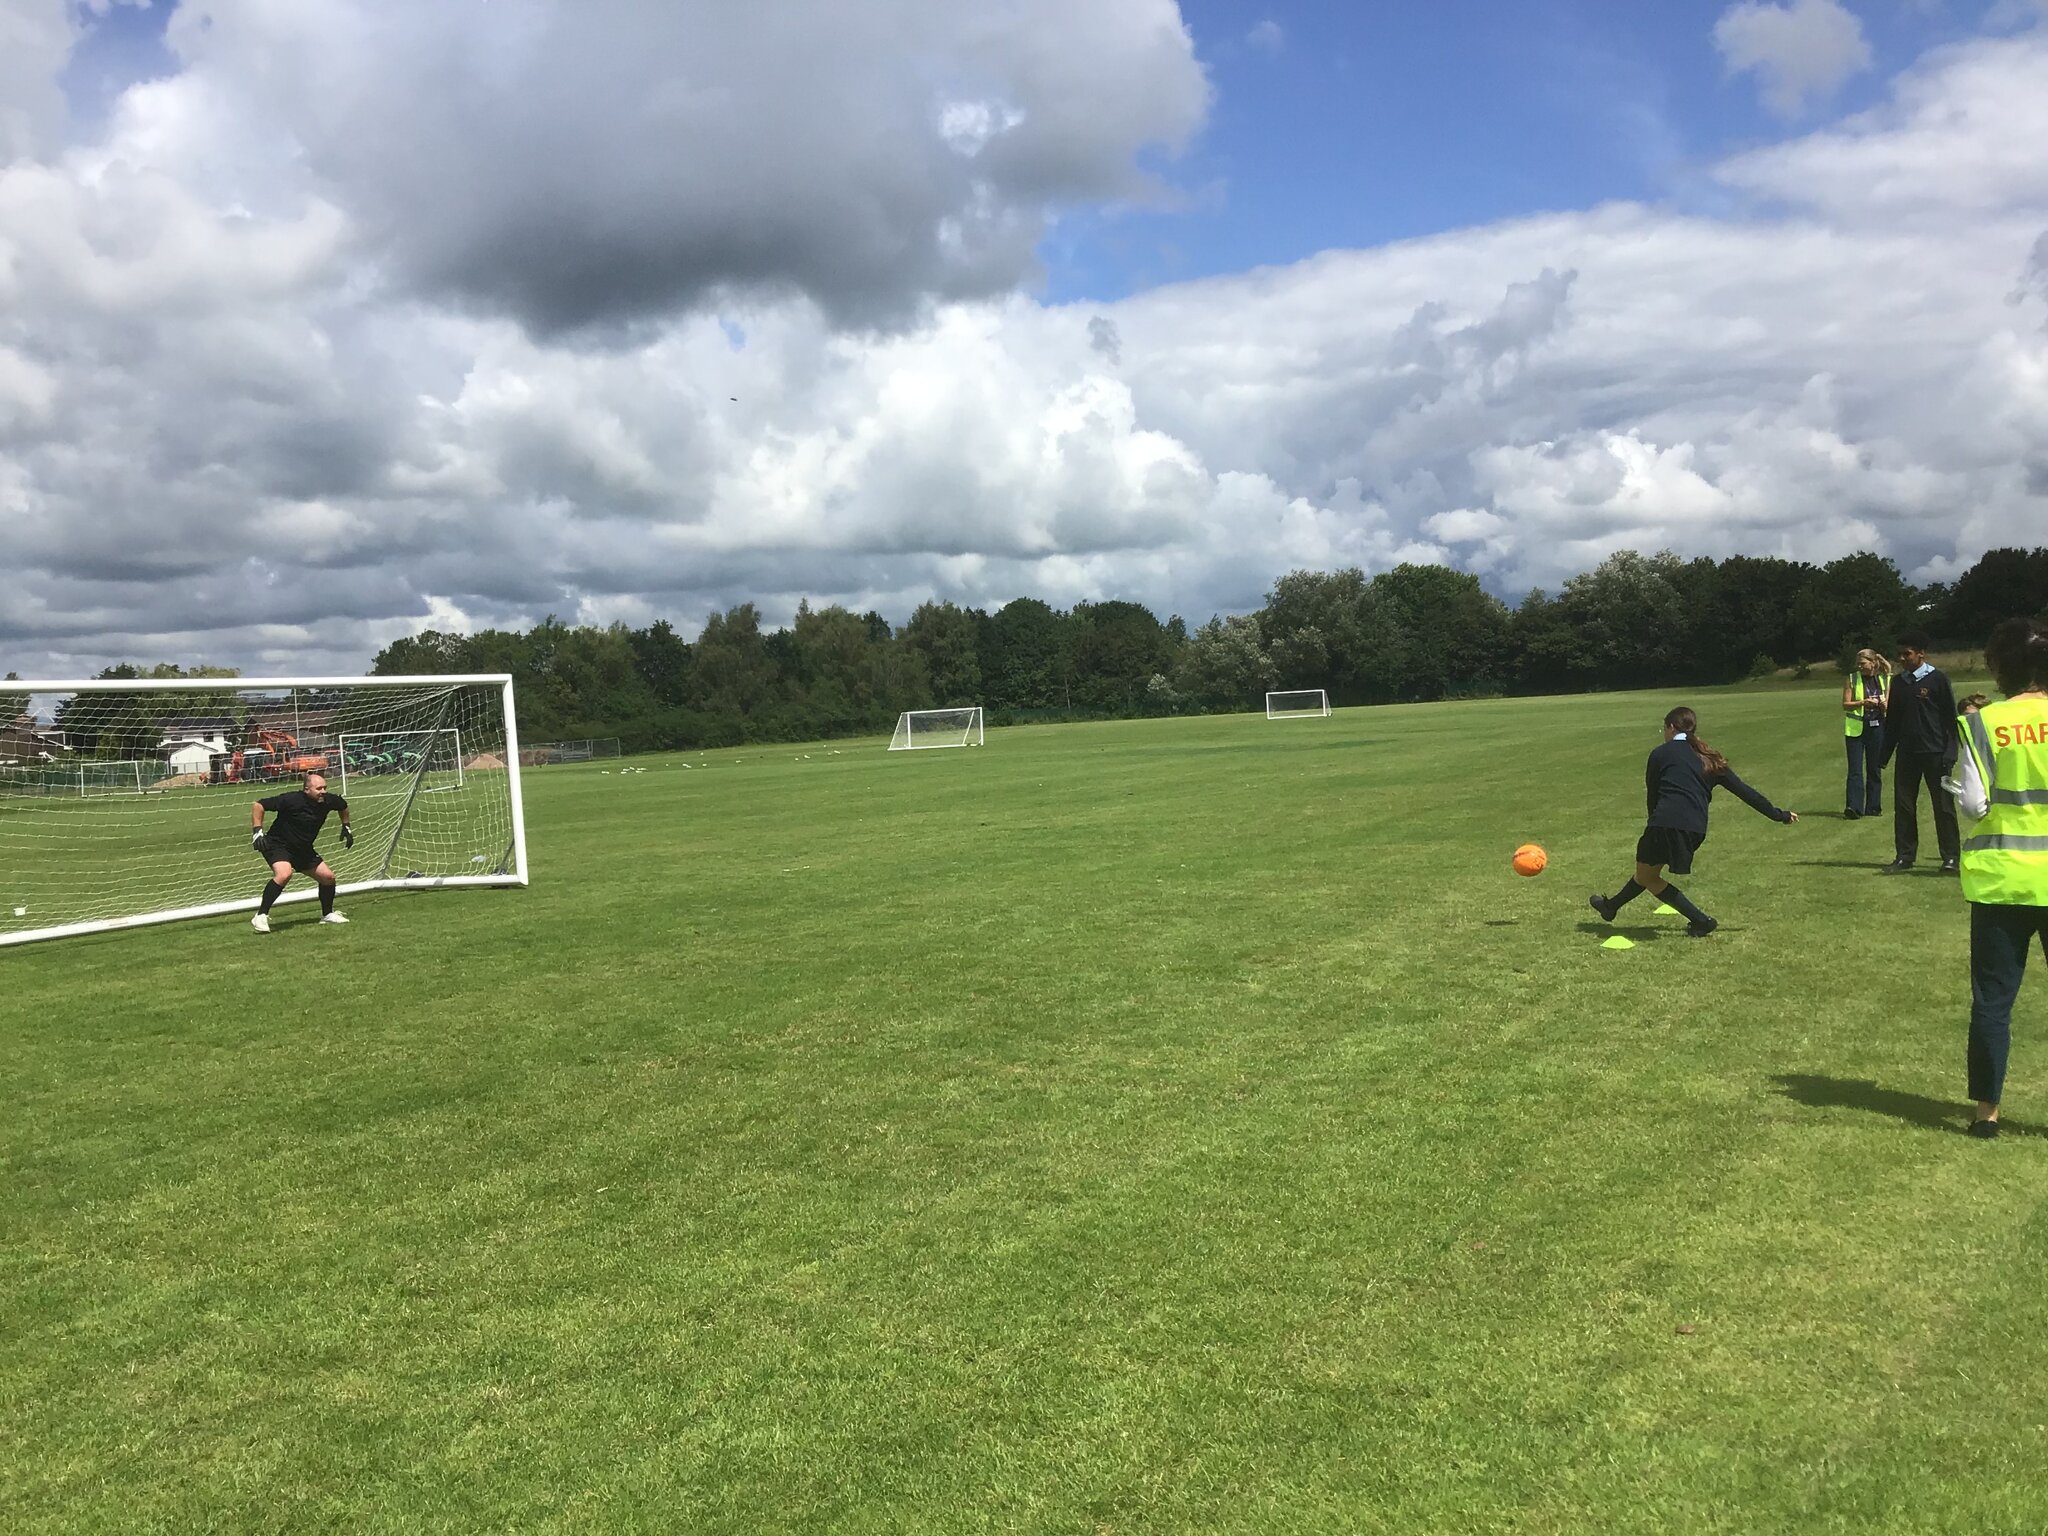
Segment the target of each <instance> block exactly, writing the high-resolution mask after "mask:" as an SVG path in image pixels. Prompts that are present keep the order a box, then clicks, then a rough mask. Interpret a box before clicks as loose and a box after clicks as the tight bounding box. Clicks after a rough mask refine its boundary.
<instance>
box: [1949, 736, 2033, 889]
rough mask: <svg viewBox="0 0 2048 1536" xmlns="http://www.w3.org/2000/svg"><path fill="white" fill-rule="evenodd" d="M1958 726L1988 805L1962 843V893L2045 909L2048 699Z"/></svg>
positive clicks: (1964, 748) (1965, 749) (1964, 747)
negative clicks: (1987, 808) (1986, 810)
mask: <svg viewBox="0 0 2048 1536" xmlns="http://www.w3.org/2000/svg"><path fill="white" fill-rule="evenodd" d="M1957 724H1958V725H1959V726H1960V727H1961V735H1962V738H1963V750H1964V751H1965V752H1968V753H1969V754H1970V760H1971V761H1972V762H1973V763H1975V764H1976V766H1977V777H1978V779H1979V780H1981V781H1982V783H1983V785H1984V789H1985V792H1986V794H1987V795H1988V796H1989V798H1990V801H1991V808H1990V810H1989V812H1988V813H1987V814H1986V815H1985V817H1984V819H1983V820H1982V821H1980V822H1978V823H1977V825H1976V826H1975V827H1974V828H1973V829H1972V830H1971V833H1970V835H1969V836H1968V837H1966V838H1964V839H1963V894H1964V895H1965V896H1967V897H1968V898H1969V899H1970V900H1971V901H1980V902H1987V903H1989V904H1991V905H1993V906H2001V907H2048V699H2007V700H2005V701H2004V702H2003V703H2000V704H1986V705H1985V706H1984V707H1983V708H1982V709H1980V710H1978V711H1977V713H1976V714H1974V715H1964V716H1963V717H1962V719H1961V720H1960V721H1958V722H1957Z"/></svg>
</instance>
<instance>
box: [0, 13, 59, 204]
mask: <svg viewBox="0 0 2048 1536" xmlns="http://www.w3.org/2000/svg"><path fill="white" fill-rule="evenodd" d="M72 36H73V29H72V23H71V15H70V12H69V11H68V10H67V9H66V5H65V0H0V165H5V164H6V163H7V162H8V161H10V160H25V159H28V158H29V157H30V156H32V155H35V154H37V153H38V152H40V151H42V150H45V149H47V148H48V147H50V146H51V145H54V144H56V143H57V142H59V141H60V139H61V136H62V134H63V131H64V93H63V91H62V90H61V89H59V87H58V85H57V75H58V73H59V71H61V70H62V69H63V67H64V60H65V59H66V58H67V57H68V56H69V54H70V52H71V42H72Z"/></svg>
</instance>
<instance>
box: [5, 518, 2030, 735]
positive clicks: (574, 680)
mask: <svg viewBox="0 0 2048 1536" xmlns="http://www.w3.org/2000/svg"><path fill="white" fill-rule="evenodd" d="M2044 610H2048V548H2044V549H2031V550H2029V549H2016V548H2015V549H1995V550H1992V551H1990V552H1989V553H1988V554H1986V555H1985V556H1984V557H1983V558H1982V559H1981V560H1979V561H1977V562H1976V564H1974V565H1973V566H1971V567H1970V568H1969V569H1968V570H1967V571H1965V572H1963V573H1962V574H1961V575H1960V576H1958V577H1957V579H1956V580H1955V581H1954V582H1953V583H1947V584H1937V585H1933V586H1928V587H1915V586H1914V585H1912V584H1911V583H1909V582H1907V581H1906V580H1905V579H1904V578H1903V577H1902V576H1901V575H1900V573H1899V570H1898V568H1897V566H1895V565H1894V564H1893V563H1892V562H1891V561H1890V560H1888V559H1886V558H1884V557H1883V556H1880V555H1875V554H1868V553H1865V554H1855V555H1848V556H1845V557H1843V558H1842V559H1839V560H1834V561H1830V562H1829V563H1827V564H1825V565H1818V566H1816V565H1810V564H1807V563H1804V562H1801V561H1794V560H1781V559H1776V558H1772V557H1757V556H1747V555H1737V556H1733V557H1731V558H1729V559H1726V560H1719V561H1717V560H1712V559H1707V558H1700V559H1694V560H1681V559H1679V558H1678V557H1677V556H1675V555H1673V554H1670V553H1668V552H1665V553H1659V554H1653V555H1643V554H1639V553H1636V552H1634V551H1629V550H1624V551H1622V552H1620V553H1618V554H1615V555H1612V556H1610V557H1608V558H1607V559H1606V560H1604V561H1602V562H1601V563H1600V565H1599V566H1597V567H1596V568H1595V569H1593V570H1591V571H1588V572H1585V573H1584V574H1582V575H1579V576H1575V577H1573V578H1572V579H1571V580H1569V581H1567V582H1565V584H1564V585H1563V586H1562V587H1561V588H1560V589H1558V590H1557V591H1556V592H1554V593H1552V592H1545V591H1542V590H1538V591H1534V592H1531V593H1529V595H1528V596H1527V597H1525V598H1524V599H1523V600H1522V602H1521V603H1520V604H1519V605H1518V606H1517V607H1514V608H1509V607H1508V606H1507V605H1506V604H1505V603H1503V602H1502V601H1501V600H1500V599H1499V598H1497V597H1494V596H1493V595H1492V594H1490V593H1488V592H1487V591H1486V590H1485V589H1484V588H1483V587H1482V586H1481V585H1480V583H1479V580H1478V578H1477V577H1475V576H1472V575H1470V574H1467V573H1465V572H1462V571H1453V570H1450V569H1447V568H1445V567H1443V566H1432V565H1401V566H1396V567H1395V568H1394V569H1393V570H1390V571H1382V572H1380V573H1379V574H1377V575H1374V576H1367V575H1365V574H1364V573H1363V572H1362V571H1359V570H1356V569H1350V570H1340V571H1295V572H1292V573H1291V574H1289V575H1287V576H1283V577H1281V578H1280V579H1279V580H1278V581H1276V582H1275V583H1274V584H1273V589H1272V590H1271V591H1270V592H1269V593H1268V594H1267V595H1266V601H1265V604H1264V606H1262V607H1261V608H1260V609H1259V610H1258V611H1257V612H1256V613H1249V614H1238V615H1232V616H1228V617H1222V616H1219V617H1215V618H1211V619H1210V620H1208V622H1206V623H1204V624H1202V625H1200V626H1199V627H1197V628H1195V629H1193V630H1192V631H1191V630H1190V629H1189V628H1188V626H1187V624H1186V623H1185V622H1184V621H1183V620H1182V619H1180V618H1179V617H1177V616H1171V617H1168V618H1166V619H1165V620H1161V619H1160V618H1159V617H1158V616H1157V615H1155V614H1154V613H1153V612H1152V611H1151V610H1150V609H1149V608H1146V607H1145V606H1144V605H1142V604H1139V603H1131V602H1121V601H1111V602H1084V603H1076V604H1075V605H1074V606H1073V607H1072V608H1070V609H1057V608H1054V607H1052V606H1051V605H1050V604H1048V603H1045V602H1042V601H1040V600H1039V599H1037V598H1030V597H1024V598H1018V599H1017V600H1016V601H1014V602H1011V603H1007V604H1005V605H1003V606H1002V607H1000V608H997V609H995V610H994V611H993V612H987V611H983V610H982V609H978V608H963V607H960V606H958V605H956V604H953V603H940V602H935V603H925V604H924V605H922V606H921V607H919V608H918V610H917V611H916V612H915V613H913V614H912V615H911V616H910V619H909V622H908V623H906V624H903V625H902V626H900V627H898V626H894V625H892V624H891V623H890V622H889V621H888V620H887V619H886V618H884V617H883V616H882V615H881V614H879V613H861V614H856V613H853V612H851V611H849V610H847V609H845V608H840V607H825V608H812V607H811V606H810V605H809V604H808V603H804V604H801V605H799V607H798V609H797V614H796V618H795V620H794V622H793V623H791V624H790V625H789V626H787V627H786V628H781V629H773V630H770V629H765V628H764V627H763V626H762V623H761V615H760V611H759V610H758V609H757V608H756V607H755V606H754V605H753V604H752V603H741V604H739V605H737V606H735V607H733V608H730V609H727V610H726V611H725V612H723V613H718V614H714V615H712V617H711V618H710V620H709V621H708V622H707V623H706V624H705V625H704V628H703V630H702V632H701V633H699V634H698V635H697V637H696V638H695V639H694V640H688V639H685V638H684V637H683V636H682V635H681V634H680V633H678V632H677V631H676V630H675V628H674V627H673V626H672V625H671V624H669V623H668V622H667V621H666V620H657V621H655V622H654V623H652V624H650V625H648V626H646V627H645V628H642V629H632V628H628V627H627V626H625V625H616V624H615V625H612V626H610V627H609V628H594V627H589V626H572V625H567V624H564V623H562V622H561V621H560V620H558V619H556V618H553V617H550V618H548V619H547V620H545V621H543V622H542V623H540V624H538V625H536V626H535V627H534V628H532V629H530V630H527V631H524V632H514V631H509V630H485V631H483V632H481V633H479V634H473V635H453V634H444V633H441V632H438V631H434V630H428V631H426V632H424V633H422V634H418V635H412V636H409V637H407V638H405V639H402V640H398V641H394V642H393V643H392V644H391V645H388V646H386V647H385V648H384V649H383V650H382V651H380V652H379V653H378V655H377V657H376V660H375V661H374V663H373V664H372V666H371V671H372V673H373V674H375V675H380V676H400V675H406V674H423V673H425V674H432V673H452V672H509V673H510V674H512V676H513V678H514V680H515V686H516V689H517V693H518V699H519V719H520V732H521V734H522V736H524V737H526V738H527V739H529V740H535V741H540V740H549V739H564V738H576V737H584V736H595V737H608V736H616V737H618V738H620V741H621V743H622V745H623V747H624V749H625V750H626V751H629V752H634V751H651V750H665V749H674V748H694V747H714V746H730V745H736V744H738V743H741V742H747V741H799V740H806V741H807V740H814V739H817V738H820V737H828V736H841V735H853V734H864V733H869V732H875V731H882V730H886V729H888V727H889V726H890V725H891V723H892V722H893V721H894V720H895V718H896V716H897V714H898V713H899V712H900V711H902V710H906V709H924V708H931V707H936V706H945V705H954V704H980V705H982V706H983V708H984V709H985V710H986V712H987V717H988V720H989V723H991V724H1002V723H1004V722H1006V721H1015V720H1034V719H1040V720H1042V719H1086V718H1106V717H1112V716H1131V715H1161V714H1193V713H1206V712H1220V711H1231V710H1247V709H1257V708H1259V707H1260V704H1261V701H1262V698H1263V696H1264V694H1265V693H1266V692H1267V691H1268V690H1270V689H1281V688H1323V689H1326V690H1328V692H1329V695H1330V702H1331V703H1332V704H1336V705H1346V704H1378V703H1393V702H1401V701H1416V700H1429V699H1442V698H1458V697H1475V696H1484V695H1496V694H1514V693H1571V692H1584V691H1591V690H1604V689H1618V688H1650V687H1677V686H1686V685H1697V684H1711V683H1727V682H1734V681H1738V680H1740V679H1742V678H1745V677H1752V676H1762V675H1766V674H1769V673H1772V672H1775V671H1777V670H1778V669H1780V668H1782V667H1786V666H1798V665H1806V666H1812V665H1841V666H1846V664H1847V660H1848V657H1849V656H1850V655H1851V654H1852V653H1853V652H1854V651H1855V649H1856V648H1857V647H1859V646H1863V645H1875V646H1878V647H1880V648H1882V649H1884V650H1886V651H1887V652H1888V653H1889V652H1890V650H1891V649H1892V647H1893V646H1894V645H1895V644H1896V642H1897V640H1898V637H1899V636H1900V635H1901V634H1902V633H1905V632H1907V631H1908V630H1912V629H1924V630H1927V631H1929V632H1930V633H1931V634H1933V635H1934V636H1935V637H1936V638H1937V640H1938V641H1941V642H1944V643H1948V644H1953V645H1958V646H1975V645H1979V644H1981V643H1982V642H1983V640H1984V638H1985V637H1986V636H1987V635H1988V634H1989V632H1990V629H1991V626H1992V625H1993V624H1995V623H1997V622H1998V621H1999V620H2000V619H2002V618H2006V617H2008V616H2010V615H2013V614H2035V613H2041V612H2043V611H2044ZM102 675H103V676H108V677H119V676H127V677H136V676H176V675H204V674H203V673H202V671H201V670H200V669H194V671H193V673H191V674H182V673H180V672H179V671H178V669H176V668H159V669H157V670H156V671H154V672H141V671H138V669H136V668H134V667H130V666H122V667H110V668H108V669H107V671H106V672H105V673H103V674H102ZM19 697H20V696H19V695H10V694H9V693H8V691H7V689H6V686H5V684H4V683H0V716H11V713H12V711H13V709H15V708H19V707H21V705H20V704H18V703H16V702H15V700H16V699H18V698H19ZM22 702H23V703H25V700H23V701H22ZM166 702H167V703H168V700H167V701H166ZM195 703H196V701H194V700H192V699H191V698H190V696H189V695H188V696H187V697H186V699H185V700H184V701H183V707H185V708H188V709H189V708H191V707H193V705H194V704H195Z"/></svg>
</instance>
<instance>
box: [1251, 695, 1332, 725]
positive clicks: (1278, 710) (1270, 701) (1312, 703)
mask: <svg viewBox="0 0 2048 1536" xmlns="http://www.w3.org/2000/svg"><path fill="white" fill-rule="evenodd" d="M1329 712H1330V695H1329V694H1328V693H1327V692H1326V691H1325V690H1323V689H1321V688H1287V689H1282V690H1281V691H1280V692H1278V693H1269V694H1267V695H1266V718H1267V719H1268V720H1309V719H1317V718H1320V717H1321V716H1323V715H1327V714H1328V713H1329Z"/></svg>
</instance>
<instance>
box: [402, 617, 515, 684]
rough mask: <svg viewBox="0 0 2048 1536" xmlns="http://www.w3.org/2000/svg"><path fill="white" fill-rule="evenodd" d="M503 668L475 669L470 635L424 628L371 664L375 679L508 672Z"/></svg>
mask: <svg viewBox="0 0 2048 1536" xmlns="http://www.w3.org/2000/svg"><path fill="white" fill-rule="evenodd" d="M507 670H510V669H508V668H504V667H496V668H493V667H484V666H473V665H472V664H471V656H470V640H469V637H468V636H467V635H444V634H442V633H441V632H440V631H439V630H437V629H424V630H421V631H420V632H419V633H418V634H416V635H403V636H401V637H400V638H398V639H396V640H394V641H392V642H391V643H390V644H389V645H387V646H385V647H384V649H383V650H381V651H379V652H378V653H377V655H376V658H375V659H374V660H373V661H372V662H371V663H370V675H371V676H372V677H436V676H442V675H445V674H447V673H451V672H491V671H507Z"/></svg>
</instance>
